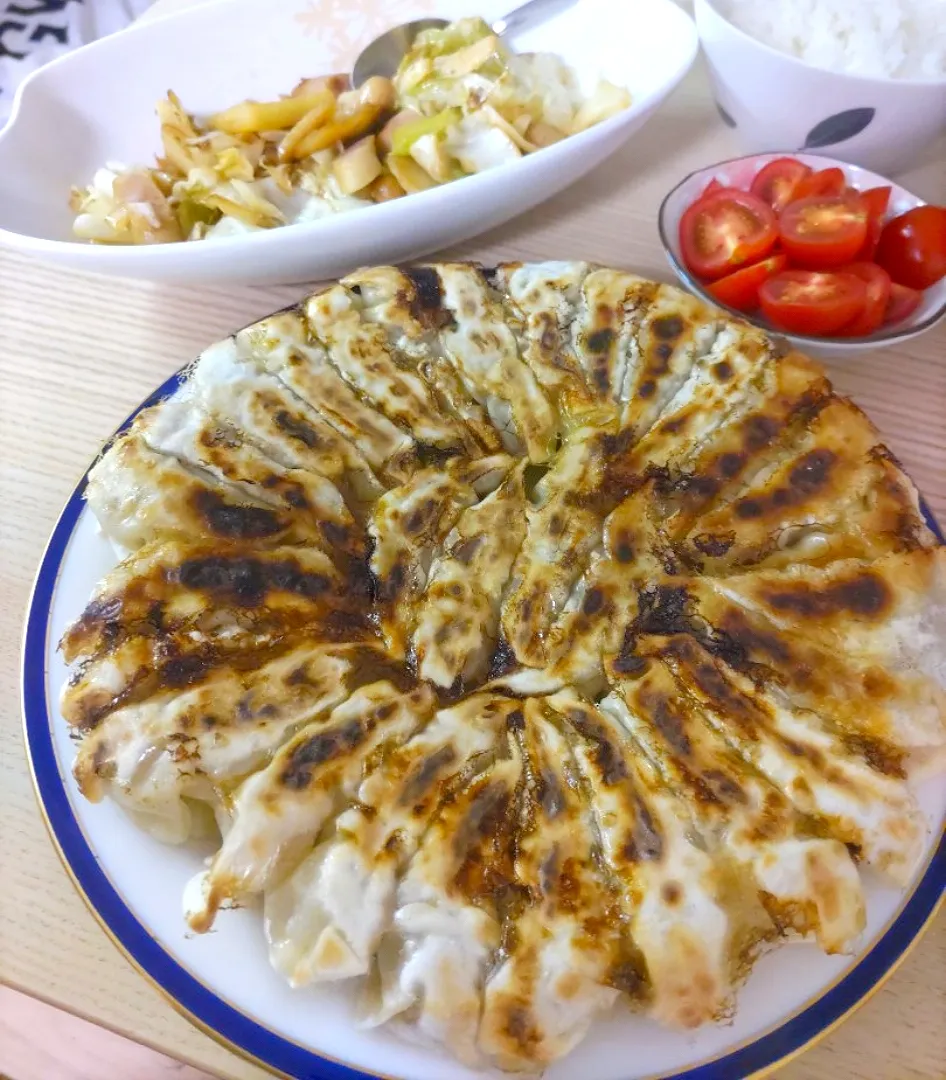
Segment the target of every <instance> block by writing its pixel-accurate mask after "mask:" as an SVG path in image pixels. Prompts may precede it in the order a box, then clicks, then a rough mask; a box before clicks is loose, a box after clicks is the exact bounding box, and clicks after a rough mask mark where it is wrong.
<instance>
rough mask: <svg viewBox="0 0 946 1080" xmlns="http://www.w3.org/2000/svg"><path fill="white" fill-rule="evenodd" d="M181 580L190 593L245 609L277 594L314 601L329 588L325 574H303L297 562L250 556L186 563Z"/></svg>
mask: <svg viewBox="0 0 946 1080" xmlns="http://www.w3.org/2000/svg"><path fill="white" fill-rule="evenodd" d="M178 580H179V581H180V583H181V584H182V585H183V586H184V587H185V588H187V589H195V590H199V591H202V592H208V593H211V594H219V595H221V596H222V597H225V598H228V599H231V600H234V601H236V602H237V603H239V604H240V605H241V606H243V607H256V606H258V605H259V604H261V603H262V602H263V601H264V600H265V599H266V597H267V595H268V594H269V593H270V592H273V591H275V590H279V591H281V592H289V593H293V594H295V595H297V596H304V597H306V598H308V599H314V598H315V597H318V596H322V595H324V594H325V593H326V592H327V591H328V589H329V588H330V582H329V579H328V578H327V577H326V576H325V575H324V574H317V573H313V572H311V571H307V570H303V569H302V568H301V567H300V566H299V564H298V562H294V561H292V560H290V559H280V560H278V561H275V562H265V561H262V560H260V559H254V558H252V557H251V556H238V557H236V558H228V557H226V556H222V555H209V556H204V557H201V558H194V559H187V560H185V561H184V562H183V563H181V565H180V567H179V569H178Z"/></svg>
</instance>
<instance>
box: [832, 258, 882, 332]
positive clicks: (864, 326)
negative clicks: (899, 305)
mask: <svg viewBox="0 0 946 1080" xmlns="http://www.w3.org/2000/svg"><path fill="white" fill-rule="evenodd" d="M841 272H842V273H844V274H853V275H854V276H855V277H857V278H860V279H861V281H863V282H864V285H865V286H866V287H867V297H866V299H865V301H864V306H863V307H862V308H861V310H860V312H859V313H858V314H857V315H855V316H854V318H853V319H852V320H851V322H849V323H848V324H847V326H843V327H842V328H841V329H840V330H839V331H838V333H839V334H843V335H844V337H867V336H868V335H869V334H873V333H874V332H875V331H877V330H879V329H880V327H881V325H882V324H883V321H884V315H885V314H886V312H887V303H888V301H889V300H890V286H891V281H890V275H889V274H888V273H887V271H886V270H883V269H881V267H879V266H878V265H877V264H876V263H872V262H856V263H851V264H850V265H849V266H845V267H842V269H841Z"/></svg>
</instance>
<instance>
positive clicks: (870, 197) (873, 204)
mask: <svg viewBox="0 0 946 1080" xmlns="http://www.w3.org/2000/svg"><path fill="white" fill-rule="evenodd" d="M890 191H891V187H890V185H889V184H885V185H884V186H883V187H872V188H867V189H866V190H865V191H859V192H858V195H860V197H861V198H862V199H863V200H864V202H865V203H866V204H867V212H868V214H870V216H871V217H875V218H880V219H881V220H883V216H884V214H886V213H887V205H888V204H889V202H890Z"/></svg>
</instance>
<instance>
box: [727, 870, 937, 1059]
mask: <svg viewBox="0 0 946 1080" xmlns="http://www.w3.org/2000/svg"><path fill="white" fill-rule="evenodd" d="M931 861H932V860H931ZM917 884H919V882H918V883H917ZM915 891H916V890H915V889H914V892H915ZM911 895H912V893H911ZM944 901H946V893H943V894H942V895H940V898H939V899H938V900H937V901H936V903H935V904H934V905H933V908H932V910H931V911H930V913H929V915H927V917H926V919H925V920H924V921H923V925H922V926H921V927H920V928H919V929H918V930H917V932H916V933H915V934H914V935H913V937H912V938H910V940H909V941H908V942H907V944H906V945H905V946H904V948H903V949H902V951H901V952H900V953H899V954H898V955H897V958H896V959H895V960H894V961H893V963H892V964H891V965H890V967H889V968H887V970H886V971H885V972H884V973H883V974H882V975H881V976H880V977H879V978H878V979H877V980H876V981H875V982H874V983H873V984H872V985H871V986H870V987H869V988H868V989H867V990H865V991H864V993H863V994H862V995H861V996H860V997H859V998H858V999H857V1001H855V1002H854V1004H853V1005H851V1006H850V1007H849V1008H847V1009H846V1010H845V1011H844V1012H843V1013H842V1014H841V1015H840V1016H838V1017H836V1018H835V1019H834V1020H832V1022H831V1023H830V1024H828V1026H827V1027H825V1028H822V1030H821V1031H818V1032H816V1033H815V1034H814V1035H812V1037H811V1038H810V1039H809V1040H808V1041H807V1042H805V1043H802V1045H801V1046H796V1047H795V1049H794V1050H791V1051H789V1053H787V1054H786V1055H785V1056H784V1057H782V1058H779V1060H778V1061H776V1062H773V1063H772V1064H771V1065H765V1066H763V1068H761V1069H759V1070H757V1071H756V1072H754V1073H749V1075H748V1076H746V1077H745V1078H744V1080H765V1077H768V1076H771V1075H772V1074H773V1073H774V1072H775V1071H776V1070H777V1069H782V1068H784V1066H786V1065H788V1064H789V1062H792V1061H794V1060H795V1059H796V1058H799V1057H801V1055H802V1054H805V1053H807V1052H808V1051H809V1050H812V1049H814V1047H816V1046H817V1045H818V1044H819V1043H821V1042H823V1041H824V1040H825V1039H827V1038H828V1036H829V1035H832V1034H834V1032H835V1031H836V1030H837V1029H838V1028H839V1027H840V1026H841V1025H842V1024H843V1023H845V1022H846V1021H847V1020H849V1019H850V1018H851V1017H852V1016H853V1015H854V1014H855V1013H856V1012H857V1011H858V1009H860V1007H861V1006H862V1005H866V1004H867V1002H868V1001H870V1000H871V998H873V997H874V996H875V995H876V994H878V993H880V991H881V990H883V988H884V987H885V986H886V985H887V983H888V982H889V981H890V979H892V978H893V976H894V975H895V974H896V973H897V972H898V971H899V970H900V968H901V966H902V965H903V963H904V961H905V960H907V959H908V957H909V956H910V954H911V953H912V952H913V950H914V949H915V948H916V947H917V945H919V943H920V940H921V939H922V938H923V936H924V935H925V934H926V932H927V930H929V928H930V925H931V924H932V922H933V920H934V919H935V918H936V916H937V915H938V914H939V912H940V910H941V909H942V907H943V902H944ZM901 910H902V905H901ZM891 921H895V919H894V920H891ZM889 928H890V927H889V924H888V925H887V926H885V927H884V930H883V931H882V933H886V932H887V931H888V930H889ZM859 966H860V965H859V964H855V965H854V967H852V968H851V969H850V971H848V972H846V973H845V974H846V975H853V974H854V972H855V971H856V970H857V968H858V967H859ZM838 981H840V980H838ZM836 985H837V983H834V986H836ZM830 989H833V987H831V988H829V990H827V991H825V993H829V992H830ZM821 996H823V995H821ZM815 1000H818V999H815ZM813 1003H814V1002H811V1004H813ZM801 1011H802V1012H803V1011H804V1010H801ZM797 1015H798V1013H796V1014H795V1016H797ZM792 1019H794V1017H790V1018H789V1021H786V1023H788V1022H790V1021H791V1020H792ZM761 1037H762V1038H765V1036H764V1035H763V1036H761Z"/></svg>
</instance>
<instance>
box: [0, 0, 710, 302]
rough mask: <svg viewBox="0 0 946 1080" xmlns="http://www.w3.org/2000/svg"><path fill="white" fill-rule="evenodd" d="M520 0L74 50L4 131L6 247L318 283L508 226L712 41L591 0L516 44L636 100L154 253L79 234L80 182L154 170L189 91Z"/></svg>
mask: <svg viewBox="0 0 946 1080" xmlns="http://www.w3.org/2000/svg"><path fill="white" fill-rule="evenodd" d="M509 6H515V3H514V0H388V2H385V0H359V2H358V3H357V4H356V3H351V2H348V0H266V3H265V4H264V3H261V2H260V0H217V2H216V3H211V4H206V5H201V6H200V7H197V8H194V9H193V10H190V11H186V12H183V13H181V14H176V15H169V16H167V17H165V18H162V19H156V20H154V21H152V22H146V23H144V24H142V25H140V26H135V27H132V28H130V29H128V30H125V31H123V32H122V33H120V34H116V35H114V36H113V37H109V38H104V39H102V40H101V41H97V42H95V43H93V44H92V45H89V46H86V47H85V48H84V49H80V50H78V51H77V52H74V53H70V54H68V55H66V56H64V57H62V58H61V59H59V60H56V61H54V62H53V63H52V64H49V65H48V66H47V67H45V68H42V69H41V70H39V71H38V72H36V73H35V74H34V75H32V76H31V77H30V78H28V79H27V80H26V81H25V82H24V83H23V85H22V86H21V87H20V91H19V93H18V95H17V100H16V102H15V103H14V107H13V115H12V117H11V120H10V123H9V125H8V126H7V128H6V129H5V130H4V131H3V132H2V133H0V242H3V243H5V244H8V245H10V246H11V247H15V248H18V249H20V250H22V251H28V252H32V253H35V254H37V255H40V256H42V257H44V258H47V259H51V260H55V261H57V262H61V263H64V264H66V265H69V266H74V267H77V268H80V269H84V270H94V271H98V272H99V273H111V274H123V275H126V276H129V277H144V278H153V279H155V280H176V281H191V282H208V283H209V282H213V283H214V284H217V283H219V282H279V281H304V280H315V279H318V278H327V277H334V276H338V275H340V274H342V273H345V272H347V271H349V270H352V269H353V268H354V267H355V266H359V265H365V264H375V263H385V262H399V261H403V260H406V259H411V258H414V257H416V256H418V255H422V254H426V253H428V252H431V251H434V250H436V249H439V248H443V247H445V246H447V245H448V244H453V243H457V242H458V241H461V240H465V239H467V238H468V237H470V236H473V235H474V234H476V233H479V232H483V231H485V230H486V229H491V228H493V227H494V226H496V225H499V224H501V223H502V222H504V221H508V220H509V219H510V218H512V217H514V216H515V215H516V214H519V213H522V211H524V210H527V209H529V208H530V207H533V206H535V205H537V204H538V203H540V202H542V201H543V200H545V199H547V198H549V197H550V196H551V195H554V194H555V193H556V192H559V191H561V190H562V189H563V188H565V187H567V186H568V185H569V184H572V183H574V182H575V181H576V180H578V179H580V178H581V177H582V176H584V175H585V174H586V173H587V172H589V171H590V170H591V169H593V168H594V167H595V166H596V165H598V164H599V163H600V162H602V161H604V159H605V158H607V157H608V156H609V155H611V154H612V153H614V151H615V150H617V149H618V148H619V147H620V146H621V145H622V144H623V143H624V142H626V141H627V139H629V138H630V136H631V135H632V134H633V133H634V132H635V131H637V130H638V129H639V128H640V127H641V126H642V125H643V124H644V123H645V121H646V120H647V119H648V118H649V117H650V116H651V114H652V113H653V112H654V110H655V109H656V108H657V107H658V106H659V105H660V103H661V102H662V101H663V100H664V98H665V97H666V96H667V95H668V94H669V93H670V91H671V90H672V89H673V88H674V87H675V86H676V85H677V83H678V82H679V81H680V80H681V79H682V78H683V76H684V75H685V74H686V72H687V71H688V69H689V67H690V65H691V64H692V63H693V60H694V58H695V57H696V54H697V51H698V48H699V43H698V40H697V35H696V28H695V26H694V25H693V22H692V20H691V19H690V17H689V16H688V15H686V14H685V13H684V12H683V11H681V10H680V8H679V7H677V5H676V4H674V3H673V2H672V0H621V2H620V3H617V2H616V0H579V2H578V3H577V4H576V5H575V7H573V8H570V9H569V10H567V11H565V12H563V13H561V14H559V15H557V16H555V17H554V18H552V19H550V20H548V21H547V22H546V23H544V24H543V25H542V26H540V27H537V28H536V29H534V30H532V31H530V32H529V33H526V34H523V35H521V36H520V37H518V38H514V39H513V40H512V42H511V44H512V45H513V47H514V48H516V49H521V50H527V51H531V50H540V51H549V52H554V53H557V54H558V55H560V56H562V57H564V58H565V60H566V61H568V63H569V64H571V65H572V66H573V67H574V68H575V69H576V71H577V72H578V74H579V76H580V77H581V79H582V82H583V83H585V84H591V85H593V84H594V83H596V82H597V79H598V78H599V77H601V76H604V77H606V78H609V79H611V80H612V81H614V82H615V83H618V84H619V85H623V86H626V87H627V88H628V89H629V90H630V92H631V94H632V97H633V103H632V105H631V107H630V108H629V109H625V110H624V111H623V112H622V113H620V114H619V115H617V116H613V117H611V118H610V119H608V120H606V121H604V122H603V123H601V124H597V125H596V126H595V127H593V128H590V129H588V130H587V131H584V132H581V133H580V134H578V135H574V136H572V137H570V138H568V139H564V140H563V141H562V142H560V143H558V144H556V145H555V146H551V147H547V148H546V149H544V150H542V151H540V152H538V153H536V154H533V155H529V156H527V157H525V158H522V159H520V160H518V161H515V162H512V163H510V164H507V165H503V166H500V167H499V168H496V169H492V170H490V171H488V172H485V173H479V174H477V175H475V176H470V177H466V178H464V179H463V180H458V181H454V182H453V183H451V184H446V185H444V186H443V187H438V188H433V189H431V190H430V191H425V192H421V193H420V194H417V195H411V196H409V197H407V198H404V199H397V200H395V201H393V202H389V203H383V204H379V205H377V206H371V207H367V208H364V209H361V210H357V211H352V212H350V213H346V214H339V215H335V216H333V217H331V218H329V219H323V220H321V221H314V222H308V223H305V224H300V225H293V226H291V227H286V228H279V229H271V230H267V231H265V232H262V233H253V234H250V235H244V236H236V237H229V238H227V239H217V240H213V241H212V242H211V241H207V242H200V243H190V244H156V245H148V246H141V247H132V246H108V245H94V244H83V243H79V242H78V241H74V240H72V239H71V236H72V233H71V229H72V218H73V215H72V212H71V211H70V209H69V206H68V198H69V189H70V187H71V186H72V185H74V184H78V185H84V184H87V183H89V182H90V181H91V178H92V175H93V173H94V172H95V170H96V169H97V168H99V167H100V166H102V165H104V164H105V163H106V162H108V161H120V162H123V163H126V164H131V163H135V162H137V163H149V162H151V161H152V159H153V157H154V154H155V151H156V150H157V149H158V148H159V146H160V137H159V126H158V121H157V118H156V117H155V113H154V107H155V103H156V102H157V101H158V100H160V99H161V98H162V97H164V95H165V94H166V93H167V91H168V88H171V89H173V90H174V91H175V92H176V93H177V94H178V96H179V97H180V98H181V101H182V102H183V103H184V107H185V108H186V109H188V110H189V111H191V112H194V113H197V114H207V113H212V112H214V111H216V110H218V109H221V108H224V107H226V106H227V105H231V104H233V103H235V102H237V101H242V100H243V99H244V98H247V97H253V98H257V99H266V98H272V97H274V96H276V95H278V94H279V93H286V92H288V91H289V90H290V89H291V88H292V86H293V85H294V84H295V83H296V81H297V80H298V79H300V78H302V77H303V76H307V75H318V74H324V73H327V72H331V71H347V70H350V67H351V63H352V61H353V60H354V58H355V56H356V55H357V53H358V51H359V48H360V46H362V45H364V44H366V43H367V42H368V41H370V40H371V39H372V37H374V36H375V34H376V33H377V32H378V31H380V30H383V29H386V28H387V27H389V26H390V25H392V24H393V23H398V22H401V21H403V20H404V19H407V18H410V17H412V16H418V15H430V14H436V15H443V16H446V17H449V18H453V17H456V16H458V15H462V14H470V13H475V14H483V15H486V16H487V17H490V18H495V17H497V16H499V15H501V14H502V13H503V12H504V11H505V10H506V9H507V8H508V7H509Z"/></svg>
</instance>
